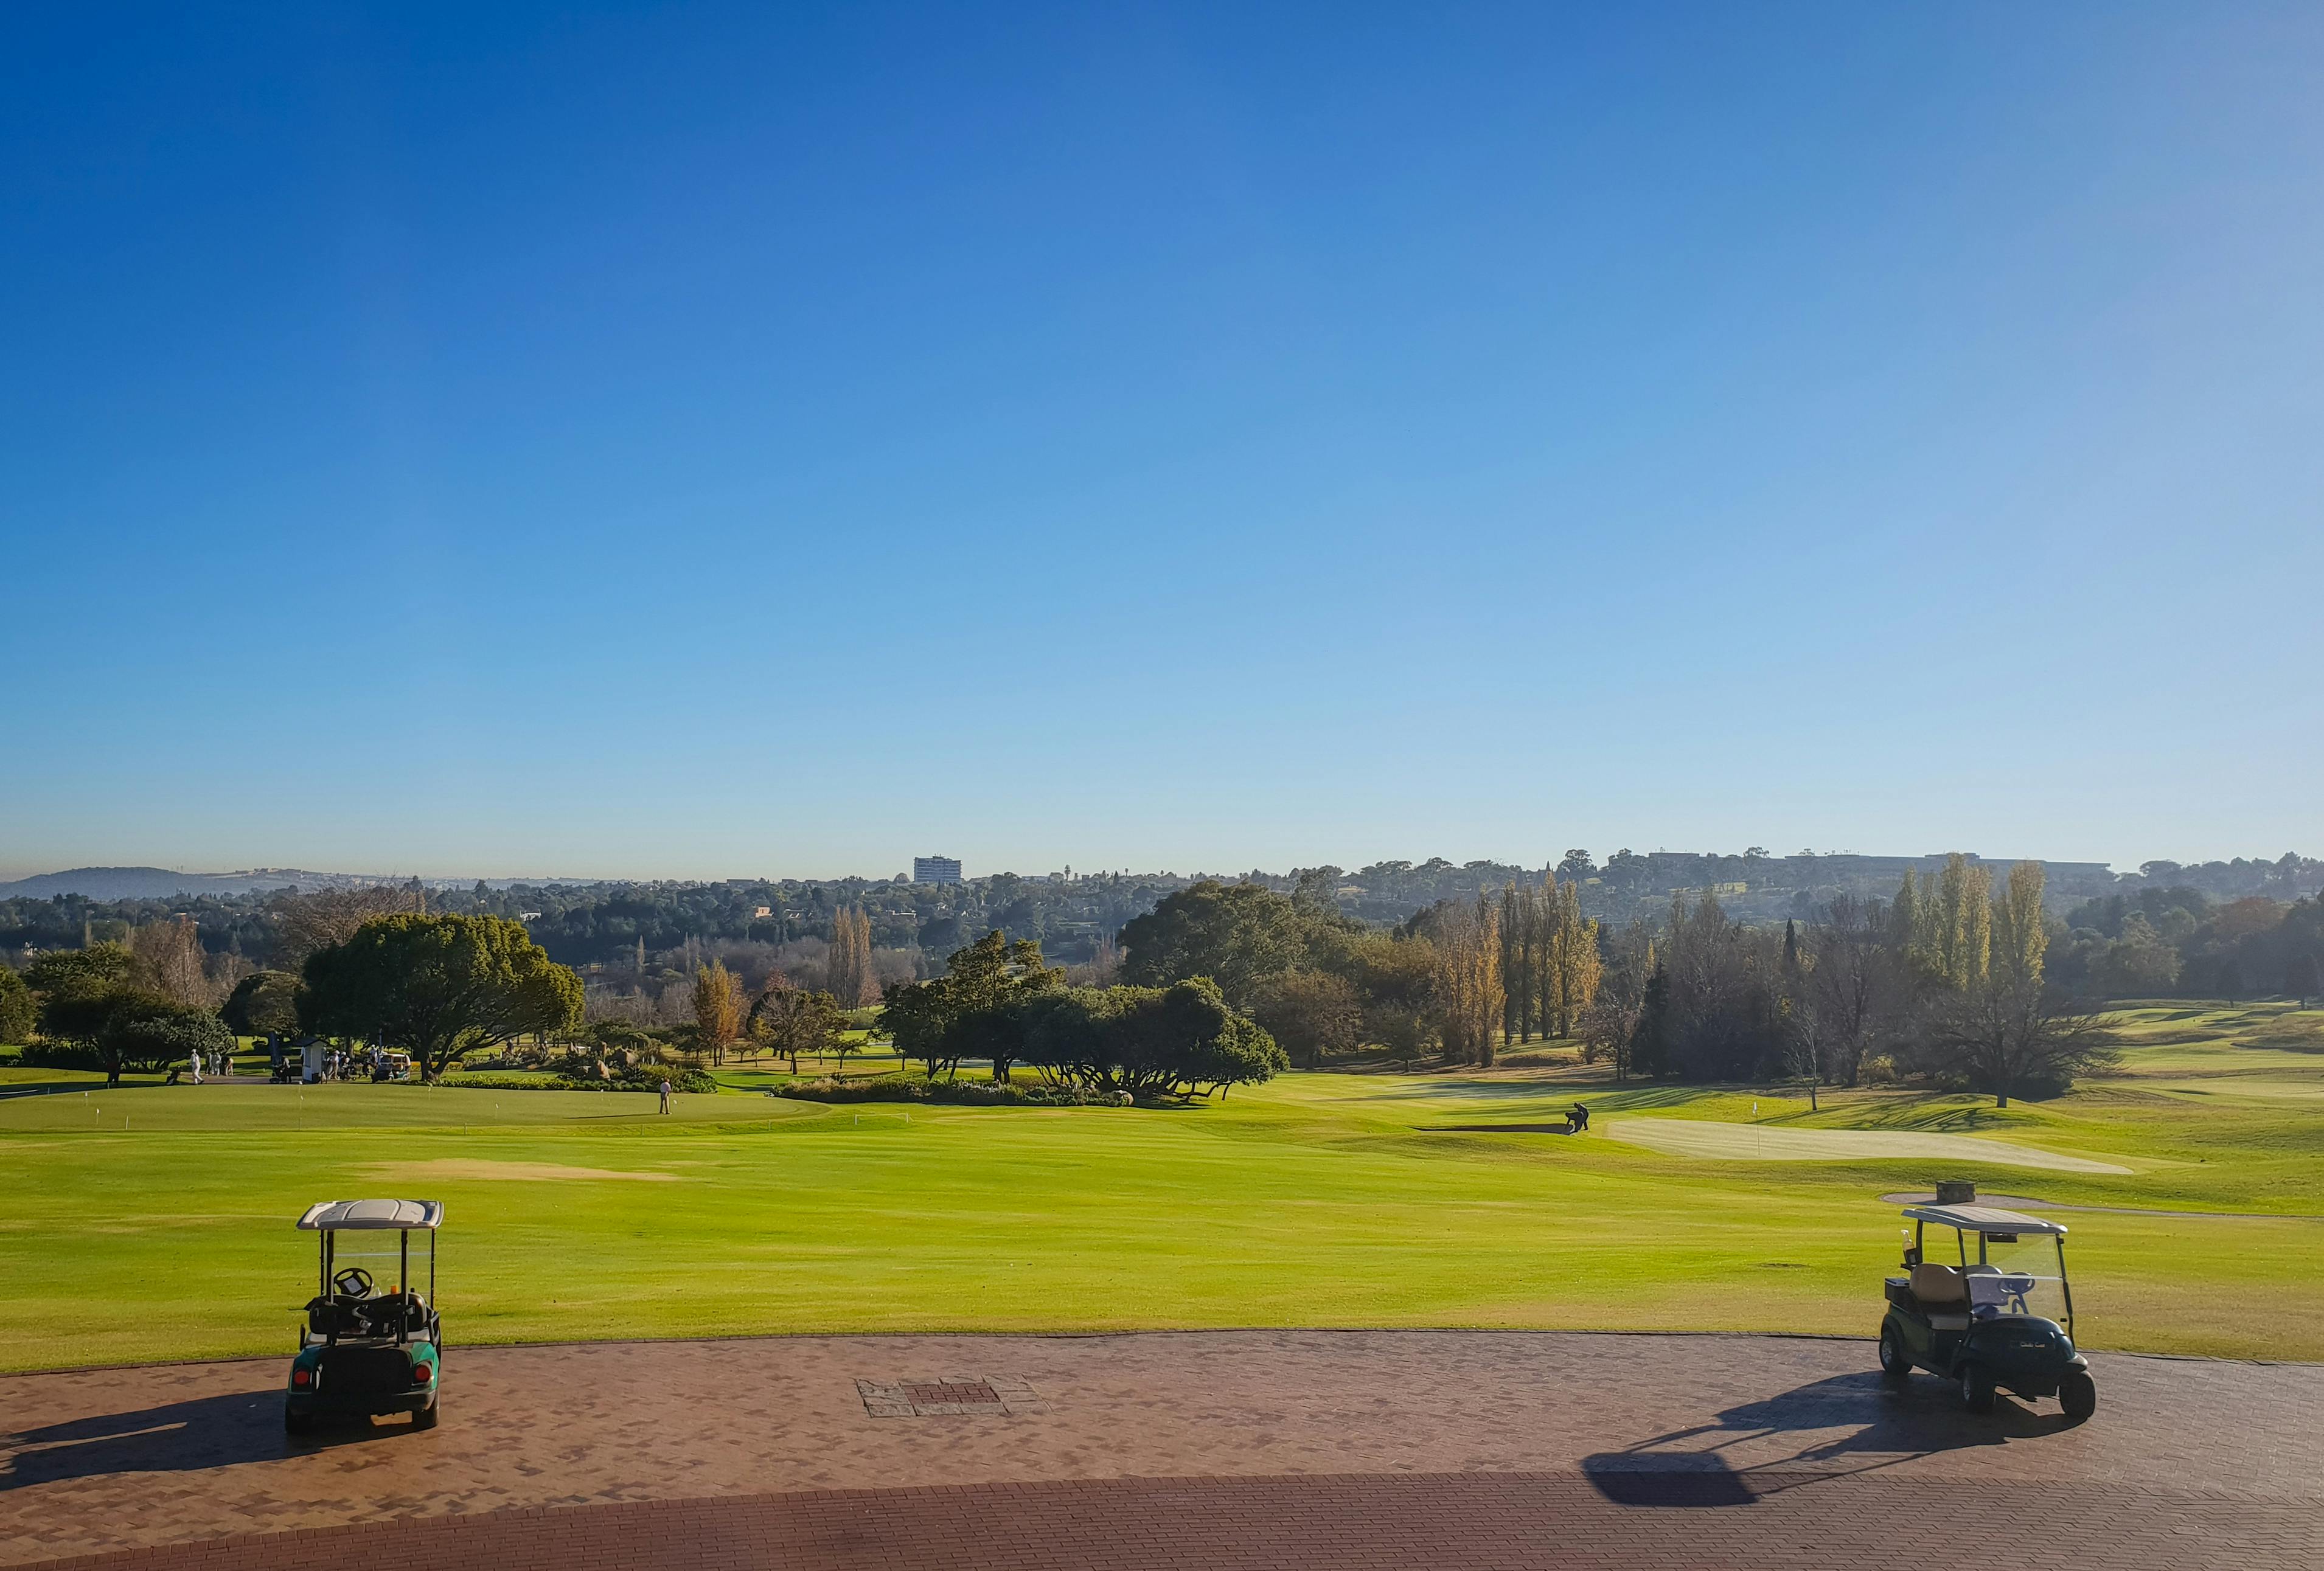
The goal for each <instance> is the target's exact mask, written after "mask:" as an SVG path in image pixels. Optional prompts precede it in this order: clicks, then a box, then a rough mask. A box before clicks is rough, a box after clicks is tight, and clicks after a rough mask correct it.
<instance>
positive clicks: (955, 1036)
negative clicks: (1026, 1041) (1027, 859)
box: [881, 928, 1065, 1080]
mask: <svg viewBox="0 0 2324 1571" xmlns="http://www.w3.org/2000/svg"><path fill="white" fill-rule="evenodd" d="M1064 986H1065V973H1064V972H1063V971H1061V970H1059V969H1057V968H1056V967H1055V966H1052V965H1049V964H1048V963H1047V962H1046V961H1045V960H1042V958H1041V944H1040V941H1039V940H1037V939H1030V938H1020V939H1018V940H1017V941H1016V942H1013V943H1012V942H1010V940H1009V938H1008V936H1007V935H1006V934H1005V933H1003V932H1001V931H1000V930H999V929H997V928H996V929H995V930H994V931H992V932H988V933H986V934H985V935H984V936H983V937H982V938H980V939H978V940H977V941H976V942H974V943H973V944H970V945H969V946H968V947H967V948H965V949H960V950H955V951H953V953H952V955H951V956H950V958H949V959H947V960H945V974H944V975H943V976H941V977H938V978H936V979H935V980H933V981H927V982H915V983H910V984H908V985H905V986H901V987H894V988H889V989H888V993H887V1003H888V1007H887V1009H886V1011H885V1013H883V1014H882V1015H881V1024H882V1025H884V1026H886V1027H887V1029H888V1033H889V1034H890V1036H892V1037H893V1038H894V1039H895V1043H896V1049H897V1051H898V1052H900V1053H902V1054H903V1055H904V1056H905V1057H906V1058H910V1059H918V1061H920V1063H921V1065H922V1066H923V1067H924V1068H925V1069H926V1070H927V1074H928V1076H929V1078H930V1079H934V1078H935V1077H936V1074H937V1073H938V1072H939V1071H941V1072H944V1073H947V1074H948V1073H951V1072H953V1071H954V1070H956V1069H957V1068H958V1067H959V1065H960V1061H961V1060H962V1059H964V1058H990V1059H991V1061H992V1078H993V1079H996V1080H1005V1079H1008V1078H1009V1065H1010V1061H1011V1059H1013V1058H1014V1057H1015V1051H1014V1050H1015V1046H1016V1043H1017V1041H1018V1039H1019V1032H1018V1031H1017V1030H1016V1029H1015V1028H1013V1027H1011V1026H1009V1025H1007V1024H1003V1023H1002V1022H1001V1020H1000V1018H999V1017H1000V1016H1001V1015H1004V1014H1005V1013H1006V1012H1007V1011H1009V1010H1010V1008H1012V1007H1013V1006H1016V1005H1018V1004H1019V1003H1022V1002H1023V1001H1024V1000H1026V999H1028V998H1031V997H1037V996H1039V995H1041V994H1045V993H1054V992H1056V991H1057V990H1058V989H1059V988H1063V987H1064Z"/></svg>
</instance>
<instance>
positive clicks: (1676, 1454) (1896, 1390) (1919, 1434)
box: [1582, 1372, 2074, 1507]
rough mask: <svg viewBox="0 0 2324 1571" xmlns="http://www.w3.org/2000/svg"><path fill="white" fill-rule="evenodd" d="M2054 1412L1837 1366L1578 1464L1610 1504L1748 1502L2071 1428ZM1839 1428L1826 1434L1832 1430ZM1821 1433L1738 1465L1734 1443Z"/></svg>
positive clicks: (1760, 1444) (1761, 1445)
mask: <svg viewBox="0 0 2324 1571" xmlns="http://www.w3.org/2000/svg"><path fill="white" fill-rule="evenodd" d="M2073 1427H2074V1426H2073V1421H2072V1420H2071V1419H2067V1418H2066V1417H2065V1416H2064V1415H2062V1414H2059V1413H2037V1412H2035V1411H2033V1410H2032V1409H2030V1408H2027V1407H2024V1406H2023V1405H2022V1404H2020V1403H2018V1402H2016V1401H2012V1400H2011V1399H2010V1398H2008V1397H2007V1396H2006V1395H2005V1396H2002V1397H2001V1398H1999V1399H1998V1400H1997V1401H1996V1403H1995V1404H1994V1410H1993V1411H1991V1412H1989V1413H1972V1412H1969V1411H1968V1410H1965V1409H1964V1408H1962V1407H1961V1405H1960V1399H1959V1398H1958V1397H1957V1396H1955V1395H1954V1394H1953V1391H1952V1387H1951V1386H1950V1384H1948V1383H1944V1382H1941V1381H1937V1380H1932V1379H1928V1378H1923V1377H1915V1378H1914V1379H1912V1380H1909V1381H1901V1382H1900V1381H1891V1380H1889V1379H1888V1378H1887V1377H1886V1376H1885V1375H1882V1374H1879V1373H1874V1372H1867V1373H1861V1374H1838V1375H1832V1376H1830V1377H1828V1378H1826V1379H1823V1380H1818V1381H1812V1382H1810V1383H1808V1384H1806V1385H1803V1386H1799V1387H1797V1388H1795V1389H1794V1390H1791V1391H1787V1392H1783V1393H1781V1394H1780V1395H1777V1396H1773V1397H1768V1398H1766V1399H1765V1400H1764V1401H1752V1402H1745V1403H1742V1404H1740V1405H1739V1406H1737V1407H1731V1408H1728V1409H1726V1410H1723V1411H1721V1412H1720V1413H1718V1414H1716V1415H1715V1416H1714V1417H1713V1418H1712V1419H1711V1420H1710V1421H1709V1422H1706V1423H1701V1424H1697V1425H1693V1426H1692V1427H1690V1428H1687V1429H1674V1430H1673V1431H1671V1432H1670V1433H1668V1434H1665V1435H1656V1436H1655V1437H1654V1438H1651V1439H1646V1440H1641V1441H1639V1442H1638V1443H1637V1444H1636V1445H1634V1446H1629V1447H1624V1448H1623V1449H1622V1450H1619V1451H1600V1452H1598V1453H1597V1454H1595V1455H1593V1456H1588V1457H1585V1458H1583V1460H1582V1473H1583V1475H1585V1476H1586V1477H1588V1478H1589V1480H1590V1482H1591V1484H1593V1485H1594V1486H1595V1487H1596V1488H1597V1490H1598V1492H1599V1493H1600V1494H1602V1495H1604V1496H1605V1497H1606V1498H1607V1499H1608V1500H1610V1501H1612V1502H1615V1503H1616V1504H1618V1505H1640V1506H1692V1507H1701V1506H1736V1505H1749V1504H1750V1503H1752V1502H1754V1501H1756V1500H1758V1499H1760V1498H1761V1497H1763V1496H1766V1495H1769V1494H1776V1493H1782V1492H1784V1491H1785V1490H1789V1489H1796V1488H1799V1487H1801V1486H1803V1485H1804V1484H1813V1483H1816V1482H1818V1481H1819V1480H1821V1479H1826V1478H1832V1477H1843V1476H1848V1475H1854V1474H1858V1473H1872V1472H1877V1471H1878V1470H1880V1469H1882V1468H1885V1467H1894V1466H1895V1465H1897V1464H1899V1463H1901V1462H1911V1461H1917V1460H1920V1459H1921V1458H1923V1457H1928V1456H1939V1455H1941V1454H1943V1453H1945V1452H1949V1451H1959V1450H1965V1449H1968V1448H1969V1447H1983V1446H2006V1445H2008V1444H2010V1443H2012V1442H2013V1441H2026V1440H2035V1439H2040V1438H2043V1437H2045V1436H2050V1435H2055V1434H2060V1433H2062V1432H2064V1431H2065V1430H2067V1429H2071V1428H2073ZM1834 1430H1838V1431H1841V1432H1840V1433H1839V1434H1836V1435H1834V1434H1831V1431H1834ZM1811 1433H1813V1434H1816V1435H1817V1436H1818V1437H1819V1438H1816V1439H1814V1440H1812V1441H1810V1442H1808V1443H1806V1444H1803V1445H1799V1446H1797V1447H1794V1448H1792V1449H1791V1451H1790V1454H1789V1455H1787V1456H1776V1457H1774V1458H1772V1459H1767V1460H1761V1461H1755V1462H1751V1463H1748V1464H1747V1465H1741V1466H1738V1465H1736V1463H1735V1461H1734V1460H1733V1459H1732V1458H1731V1457H1730V1456H1729V1452H1730V1450H1731V1449H1733V1448H1735V1447H1741V1446H1744V1445H1746V1444H1753V1448H1754V1450H1755V1451H1756V1452H1757V1453H1759V1454H1760V1455H1762V1456H1764V1454H1765V1451H1766V1443H1767V1442H1773V1443H1774V1444H1775V1446H1777V1447H1784V1446H1787V1445H1788V1444H1789V1440H1788V1437H1793V1436H1801V1437H1804V1436H1806V1435H1809V1434H1811Z"/></svg>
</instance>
